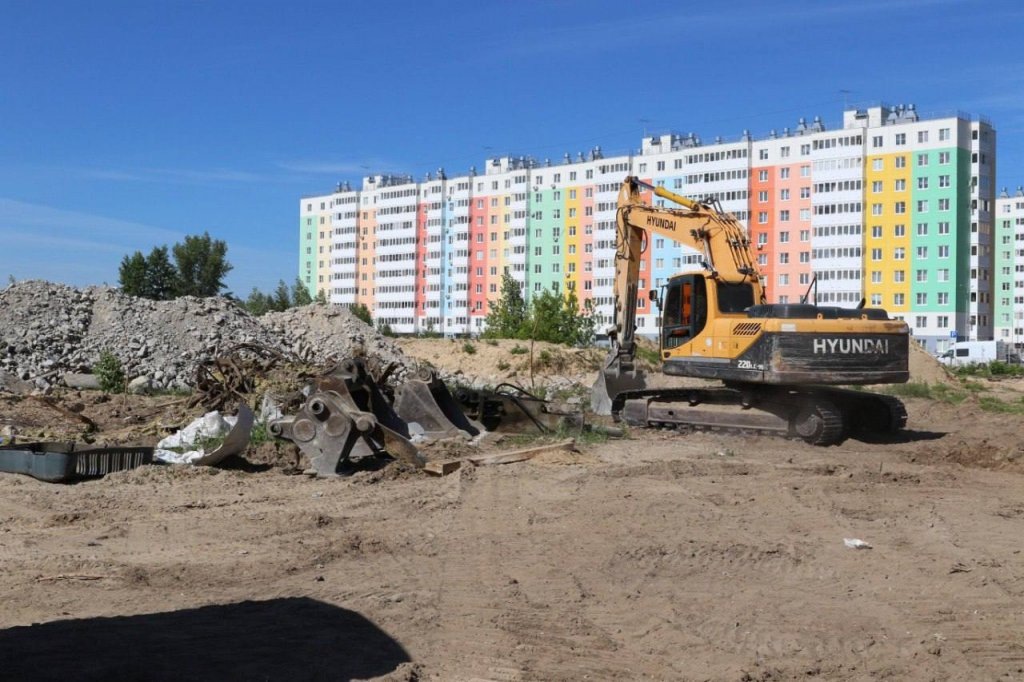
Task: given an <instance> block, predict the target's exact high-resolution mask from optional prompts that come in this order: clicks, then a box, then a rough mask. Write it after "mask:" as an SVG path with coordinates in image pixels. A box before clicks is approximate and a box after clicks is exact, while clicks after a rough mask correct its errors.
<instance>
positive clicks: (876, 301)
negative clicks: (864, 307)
mask: <svg viewBox="0 0 1024 682" xmlns="http://www.w3.org/2000/svg"><path fill="white" fill-rule="evenodd" d="M871 305H872V306H876V307H877V306H880V305H882V295H881V294H871Z"/></svg>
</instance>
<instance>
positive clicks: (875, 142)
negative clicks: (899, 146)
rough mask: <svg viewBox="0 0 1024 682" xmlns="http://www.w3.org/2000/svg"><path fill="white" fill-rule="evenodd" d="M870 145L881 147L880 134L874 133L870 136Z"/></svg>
mask: <svg viewBox="0 0 1024 682" xmlns="http://www.w3.org/2000/svg"><path fill="white" fill-rule="evenodd" d="M871 146H872V147H881V146H882V136H881V135H875V136H874V137H872V138H871Z"/></svg>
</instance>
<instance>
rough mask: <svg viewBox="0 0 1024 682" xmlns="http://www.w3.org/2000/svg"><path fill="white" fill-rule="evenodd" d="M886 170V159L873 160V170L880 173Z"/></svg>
mask: <svg viewBox="0 0 1024 682" xmlns="http://www.w3.org/2000/svg"><path fill="white" fill-rule="evenodd" d="M884 169H885V160H884V159H872V160H871V170H876V171H880V170H884Z"/></svg>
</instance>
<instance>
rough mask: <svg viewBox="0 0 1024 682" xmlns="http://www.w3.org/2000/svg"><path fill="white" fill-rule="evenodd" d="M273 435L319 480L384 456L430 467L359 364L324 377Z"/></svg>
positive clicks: (277, 425)
mask: <svg viewBox="0 0 1024 682" xmlns="http://www.w3.org/2000/svg"><path fill="white" fill-rule="evenodd" d="M270 431H271V433H273V434H274V435H275V436H277V437H279V438H285V439H287V440H290V441H292V442H293V443H295V444H296V445H297V446H298V448H299V449H300V450H301V451H302V452H303V453H304V454H305V455H306V456H307V457H309V460H310V465H311V471H310V473H313V474H316V475H317V476H337V475H338V473H339V468H340V467H341V466H342V465H343V464H344V463H346V462H349V461H356V460H360V459H363V458H364V457H369V456H373V455H378V454H384V453H386V454H388V455H391V456H393V457H395V458H397V459H401V460H403V461H405V462H407V463H409V464H412V465H413V466H416V467H422V466H423V465H424V464H425V463H426V462H425V460H424V458H423V456H422V455H421V454H420V453H419V451H418V450H417V449H416V446H415V445H413V444H412V443H411V442H410V440H409V430H408V427H407V425H406V424H405V422H403V421H402V420H401V419H400V418H399V417H398V416H397V415H396V414H395V412H394V410H393V409H392V408H391V405H390V404H389V403H388V401H387V399H386V398H385V396H384V394H383V393H382V392H381V390H380V388H379V387H378V386H377V385H376V383H375V382H374V381H373V379H372V377H371V376H370V375H369V373H368V372H367V371H366V367H365V365H363V364H362V362H360V361H358V360H349V361H346V362H344V363H342V364H341V365H339V366H337V367H335V368H334V369H333V370H331V371H330V372H328V373H327V374H324V375H323V376H321V377H319V378H318V379H317V381H316V383H315V384H314V387H313V390H312V392H311V394H310V396H309V397H308V398H307V399H306V402H305V403H304V404H303V405H302V407H301V408H300V409H299V411H298V413H296V414H294V415H292V416H289V417H284V418H282V419H277V420H274V421H272V422H271V423H270Z"/></svg>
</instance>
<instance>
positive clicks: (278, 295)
mask: <svg viewBox="0 0 1024 682" xmlns="http://www.w3.org/2000/svg"><path fill="white" fill-rule="evenodd" d="M291 296H292V295H291V292H290V291H289V290H288V285H287V284H285V283H284V280H283V279H279V280H277V288H276V289H274V293H273V294H271V296H270V309H271V310H276V311H277V312H279V313H280V312H283V311H285V310H288V309H289V308H291V307H292V297H291Z"/></svg>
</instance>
